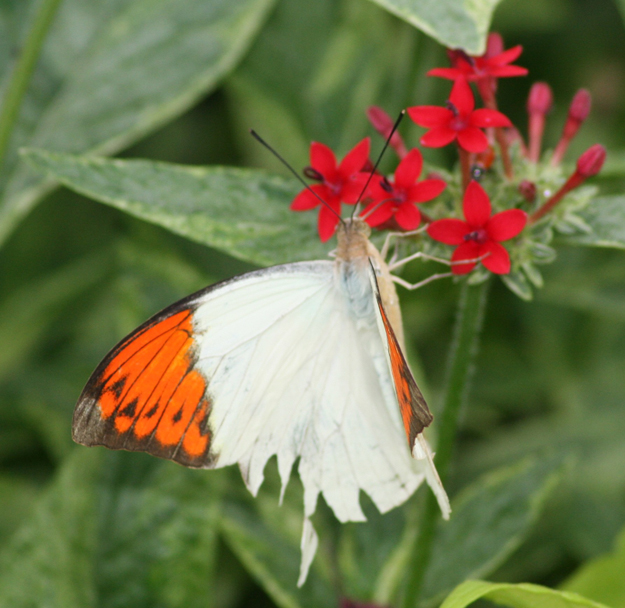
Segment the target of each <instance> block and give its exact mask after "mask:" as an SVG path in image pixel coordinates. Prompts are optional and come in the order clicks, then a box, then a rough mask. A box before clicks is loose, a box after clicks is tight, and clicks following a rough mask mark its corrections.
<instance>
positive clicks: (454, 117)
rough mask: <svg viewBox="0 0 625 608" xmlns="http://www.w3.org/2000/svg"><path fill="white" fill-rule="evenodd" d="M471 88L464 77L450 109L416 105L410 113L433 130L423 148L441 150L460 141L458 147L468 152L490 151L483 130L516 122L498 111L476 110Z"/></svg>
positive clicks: (453, 93) (455, 88)
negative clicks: (487, 149) (512, 121)
mask: <svg viewBox="0 0 625 608" xmlns="http://www.w3.org/2000/svg"><path fill="white" fill-rule="evenodd" d="M474 108H475V100H474V99H473V93H472V92H471V87H470V86H469V84H468V83H467V81H466V80H465V79H464V78H459V79H458V80H456V81H455V82H454V86H453V88H452V89H451V94H450V95H449V101H448V102H447V107H446V108H441V107H439V106H413V107H412V108H408V114H409V116H410V118H412V120H414V121H415V122H416V123H417V124H418V125H421V126H422V127H426V128H428V129H430V130H429V131H428V132H427V133H426V134H425V135H424V136H423V137H422V138H421V140H420V141H421V145H422V146H428V147H430V148H440V147H442V146H446V145H447V144H450V143H451V142H452V141H454V140H455V139H458V145H459V146H461V147H462V148H464V149H465V150H466V151H467V152H482V151H484V150H486V148H488V139H487V138H486V135H484V132H483V131H481V130H480V128H485V127H511V126H512V123H511V122H510V121H509V120H508V118H507V117H506V116H504V115H503V114H502V113H501V112H498V111H497V110H488V109H485V108H482V109H480V110H475V109H474Z"/></svg>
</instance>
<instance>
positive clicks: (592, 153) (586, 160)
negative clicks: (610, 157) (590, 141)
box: [577, 144, 606, 178]
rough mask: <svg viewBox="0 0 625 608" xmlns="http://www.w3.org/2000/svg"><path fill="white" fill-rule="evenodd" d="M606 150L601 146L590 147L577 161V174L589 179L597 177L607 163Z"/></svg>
mask: <svg viewBox="0 0 625 608" xmlns="http://www.w3.org/2000/svg"><path fill="white" fill-rule="evenodd" d="M605 157H606V150H605V148H604V147H603V146H602V145H601V144H595V145H594V146H590V148H588V150H586V152H584V153H583V154H582V155H581V156H580V157H579V158H578V160H577V173H579V174H580V175H581V176H582V177H584V178H588V177H592V176H593V175H597V173H599V171H601V167H603V163H604V162H605Z"/></svg>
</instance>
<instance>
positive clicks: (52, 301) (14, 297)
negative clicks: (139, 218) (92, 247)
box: [0, 255, 107, 380]
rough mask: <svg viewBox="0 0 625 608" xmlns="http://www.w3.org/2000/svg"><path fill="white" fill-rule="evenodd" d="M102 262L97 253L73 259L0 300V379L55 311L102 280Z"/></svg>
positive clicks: (22, 357) (13, 368) (19, 360)
mask: <svg viewBox="0 0 625 608" xmlns="http://www.w3.org/2000/svg"><path fill="white" fill-rule="evenodd" d="M104 262H105V260H104V259H103V257H102V256H99V255H96V256H93V257H89V258H85V259H82V260H77V261H76V262H73V263H71V264H69V265H68V266H66V267H64V268H61V269H60V270H57V271H56V272H54V273H51V274H50V275H48V276H46V277H45V278H43V279H41V280H40V281H33V282H32V283H30V284H28V285H26V286H24V287H22V288H21V289H20V290H19V291H16V292H14V293H12V294H11V295H10V296H9V297H8V298H6V299H5V300H4V301H1V302H0V344H2V345H3V347H2V349H0V380H3V379H5V378H7V377H8V376H9V375H10V374H12V373H13V372H15V371H16V370H17V369H19V367H20V366H22V365H23V363H24V360H25V358H26V356H27V355H28V354H29V352H30V351H31V350H32V349H33V348H34V347H35V346H36V345H37V344H38V343H39V342H40V341H41V337H42V335H43V333H44V332H45V331H46V330H47V329H48V328H49V327H50V325H52V324H53V323H54V321H55V319H56V318H57V316H58V314H59V311H61V310H63V309H64V308H65V307H67V306H68V304H69V303H70V302H71V301H72V300H73V299H75V298H76V297H77V296H78V295H79V294H81V293H83V292H85V291H86V290H87V289H89V288H90V287H92V286H94V285H95V284H97V282H98V281H101V280H102V277H103V275H104V273H105V272H106V270H107V267H106V264H105V263H104Z"/></svg>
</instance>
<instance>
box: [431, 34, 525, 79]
mask: <svg viewBox="0 0 625 608" xmlns="http://www.w3.org/2000/svg"><path fill="white" fill-rule="evenodd" d="M496 35H497V34H491V35H490V36H489V42H490V38H492V37H493V36H496ZM489 46H491V45H489ZM500 48H501V47H500ZM522 52H523V47H522V46H521V45H520V44H519V45H517V46H514V47H512V48H511V49H508V50H507V51H502V52H498V53H496V54H492V55H491V54H490V53H489V52H488V50H487V51H486V53H484V54H483V55H482V56H480V57H471V56H469V55H467V54H466V53H464V52H462V51H455V52H453V54H452V58H453V67H451V68H434V69H433V70H430V71H429V72H428V76H440V77H441V78H448V79H449V80H456V79H458V78H465V79H466V80H469V81H476V80H482V79H484V78H505V77H507V76H525V75H526V74H527V69H526V68H522V67H520V66H518V65H510V64H511V63H512V62H513V61H516V60H517V59H518V57H519V55H520V54H521V53H522Z"/></svg>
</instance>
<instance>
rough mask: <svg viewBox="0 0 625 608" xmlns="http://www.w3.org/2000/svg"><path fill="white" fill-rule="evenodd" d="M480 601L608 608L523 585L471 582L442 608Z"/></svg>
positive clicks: (519, 606)
mask: <svg viewBox="0 0 625 608" xmlns="http://www.w3.org/2000/svg"><path fill="white" fill-rule="evenodd" d="M480 598H483V599H486V600H490V601H491V602H495V603H496V604H500V605H502V606H510V608H607V606H604V605H603V604H598V603H596V602H593V601H591V600H588V599H586V598H585V597H582V596H581V595H577V594H576V593H568V592H566V591H554V590H553V589H549V588H548V587H541V586H540V585H532V584H530V583H520V584H517V585H512V584H509V583H488V582H486V581H467V582H466V583H462V585H460V586H458V587H456V588H455V589H454V590H453V592H452V593H451V594H450V595H449V596H448V597H447V599H446V600H445V601H444V602H443V603H442V604H441V608H464V607H465V606H468V605H469V604H472V603H473V602H475V601H476V600H479V599H480Z"/></svg>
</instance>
